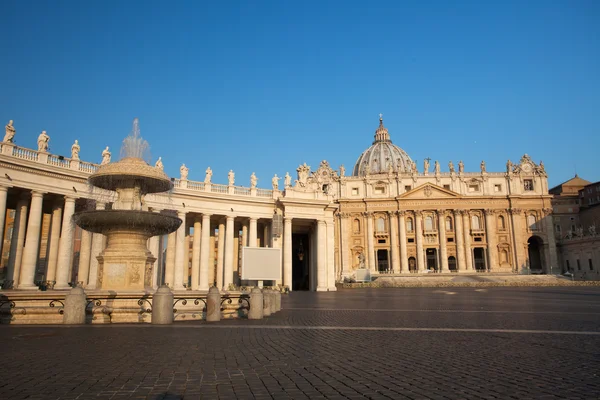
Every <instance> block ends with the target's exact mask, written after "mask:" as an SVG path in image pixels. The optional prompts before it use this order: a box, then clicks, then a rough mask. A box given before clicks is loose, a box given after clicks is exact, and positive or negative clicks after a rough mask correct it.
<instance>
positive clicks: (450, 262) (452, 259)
mask: <svg viewBox="0 0 600 400" xmlns="http://www.w3.org/2000/svg"><path fill="white" fill-rule="evenodd" d="M448 269H449V270H450V272H456V257H454V256H450V257H448Z"/></svg>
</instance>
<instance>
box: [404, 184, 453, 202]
mask: <svg viewBox="0 0 600 400" xmlns="http://www.w3.org/2000/svg"><path fill="white" fill-rule="evenodd" d="M458 197H460V195H459V194H458V193H456V192H453V191H451V190H448V189H444V188H442V187H439V186H437V185H434V184H431V183H425V184H423V185H421V186H417V187H416V188H414V189H412V190H410V191H408V192H406V193H403V194H402V195H400V196H398V198H400V199H455V198H458Z"/></svg>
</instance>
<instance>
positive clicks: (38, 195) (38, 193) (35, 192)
mask: <svg viewBox="0 0 600 400" xmlns="http://www.w3.org/2000/svg"><path fill="white" fill-rule="evenodd" d="M45 194H46V192H40V191H37V190H32V191H31V197H32V198H33V197H44V195H45ZM67 198H68V197H67V196H65V201H66V200H67ZM73 201H75V199H73Z"/></svg>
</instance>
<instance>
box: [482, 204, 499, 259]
mask: <svg viewBox="0 0 600 400" xmlns="http://www.w3.org/2000/svg"><path fill="white" fill-rule="evenodd" d="M484 213H485V236H486V239H487V245H488V251H487V255H488V271H495V270H496V267H497V266H498V247H497V243H496V218H495V213H494V210H484Z"/></svg>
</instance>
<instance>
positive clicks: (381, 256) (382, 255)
mask: <svg viewBox="0 0 600 400" xmlns="http://www.w3.org/2000/svg"><path fill="white" fill-rule="evenodd" d="M389 268H390V265H389V262H388V251H387V250H385V249H381V250H377V272H379V273H381V272H388V271H389Z"/></svg>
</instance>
